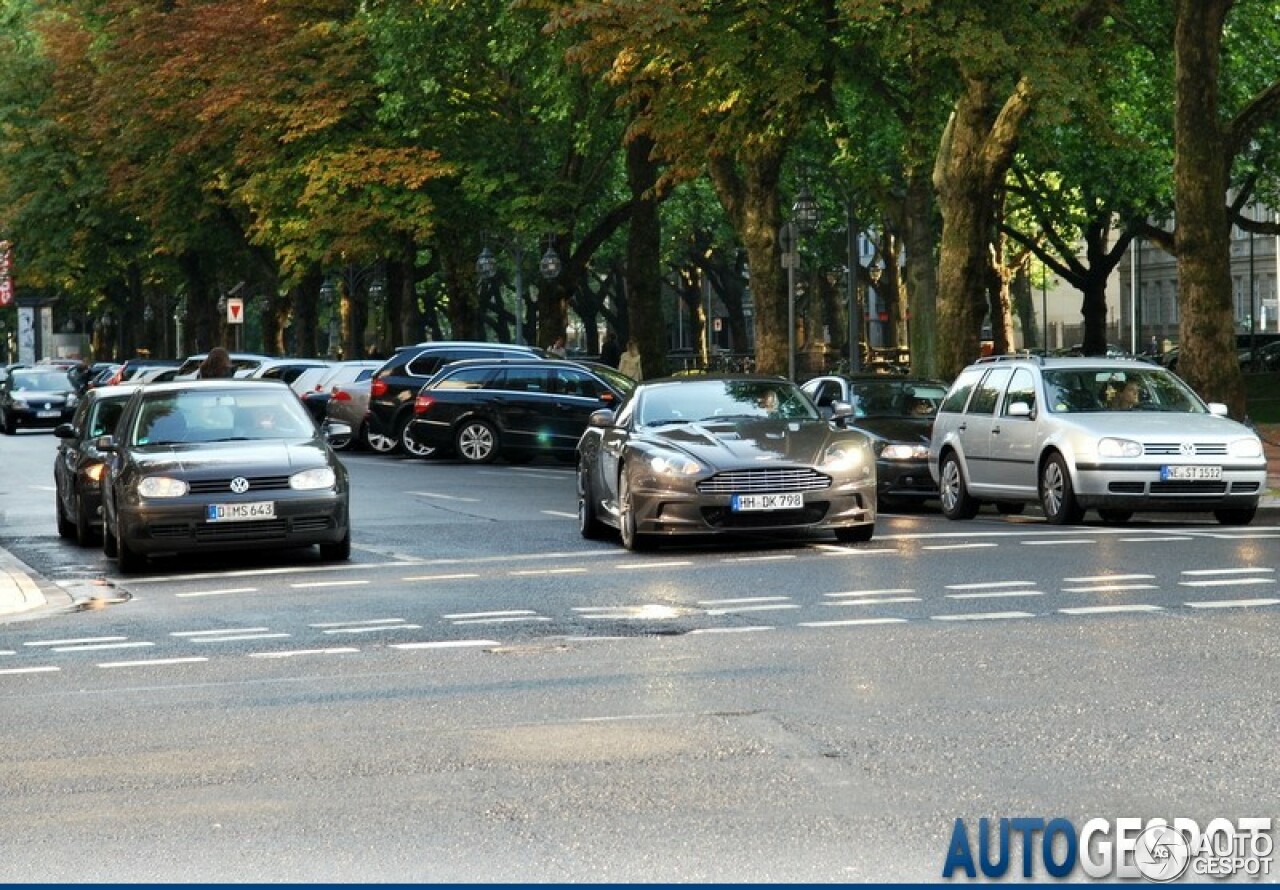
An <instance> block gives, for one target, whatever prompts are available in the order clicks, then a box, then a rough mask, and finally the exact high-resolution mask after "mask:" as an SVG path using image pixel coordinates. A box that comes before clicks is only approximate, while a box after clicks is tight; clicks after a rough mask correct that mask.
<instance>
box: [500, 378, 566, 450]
mask: <svg viewBox="0 0 1280 890" xmlns="http://www.w3.org/2000/svg"><path fill="white" fill-rule="evenodd" d="M495 388H496V390H497V391H496V392H494V393H493V396H492V398H491V399H490V400H489V404H488V408H487V410H488V412H489V414H490V418H491V420H492V421H493V422H494V423H495V424H496V425H497V427H498V431H499V435H500V436H501V437H502V443H503V446H504V447H512V448H517V449H524V450H531V449H537V450H542V449H544V448H546V447H547V444H548V443H549V442H550V441H551V440H552V430H551V427H552V422H551V419H550V418H551V416H552V413H553V402H554V396H553V395H552V394H551V372H550V371H548V370H547V369H544V368H537V367H532V366H524V367H515V368H507V369H505V370H504V371H503V372H502V375H501V376H500V377H499V378H498V380H497V381H496V383H495Z"/></svg>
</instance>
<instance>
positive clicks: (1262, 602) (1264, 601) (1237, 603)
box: [1187, 599, 1280, 609]
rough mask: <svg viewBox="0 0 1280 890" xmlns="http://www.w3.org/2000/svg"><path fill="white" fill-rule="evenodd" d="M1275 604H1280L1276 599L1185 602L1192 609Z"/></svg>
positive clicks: (1240, 607) (1234, 607)
mask: <svg viewBox="0 0 1280 890" xmlns="http://www.w3.org/2000/svg"><path fill="white" fill-rule="evenodd" d="M1277 604H1280V600H1278V599H1256V600H1204V601H1201V602H1198V603H1187V605H1188V606H1190V607H1191V608H1193V609H1243V608H1249V607H1252V606H1274V605H1277Z"/></svg>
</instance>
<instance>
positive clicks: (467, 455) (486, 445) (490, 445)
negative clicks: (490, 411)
mask: <svg viewBox="0 0 1280 890" xmlns="http://www.w3.org/2000/svg"><path fill="white" fill-rule="evenodd" d="M453 441H454V443H455V445H456V448H457V452H458V457H460V458H461V459H462V460H463V461H464V462H465V463H469V464H491V463H493V462H494V460H496V459H497V457H498V431H497V430H495V429H494V428H493V424H491V423H489V422H488V421H487V420H467V421H463V423H462V425H461V426H459V427H458V431H457V432H456V433H455V434H454V437H453Z"/></svg>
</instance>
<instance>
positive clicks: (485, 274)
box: [476, 237, 524, 345]
mask: <svg viewBox="0 0 1280 890" xmlns="http://www.w3.org/2000/svg"><path fill="white" fill-rule="evenodd" d="M505 246H506V248H507V251H508V252H509V253H510V254H511V261H512V262H513V263H514V264H515V270H516V305H515V312H514V313H513V314H514V315H515V319H516V330H515V336H516V343H518V344H522V345H523V343H524V245H523V244H521V243H520V239H519V238H518V237H513V238H512V239H511V240H510V241H509V242H507V243H506V245H505ZM497 274H498V258H497V257H496V256H494V253H493V251H492V250H490V249H489V245H487V244H486V245H485V246H484V250H482V251H480V256H479V257H478V258H477V259H476V275H477V276H479V277H480V278H481V279H482V280H484V281H490V280H492V279H493V278H494V277H495V276H497Z"/></svg>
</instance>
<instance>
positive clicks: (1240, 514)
mask: <svg viewBox="0 0 1280 890" xmlns="http://www.w3.org/2000/svg"><path fill="white" fill-rule="evenodd" d="M1257 514H1258V506H1257V504H1255V505H1253V506H1252V507H1231V508H1229V509H1226V510H1214V511H1213V516H1214V518H1215V519H1217V520H1218V523H1219V524H1220V525H1248V524H1249V523H1251V522H1253V517H1254V516H1256V515H1257Z"/></svg>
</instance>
